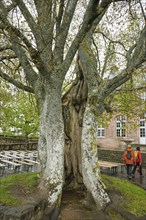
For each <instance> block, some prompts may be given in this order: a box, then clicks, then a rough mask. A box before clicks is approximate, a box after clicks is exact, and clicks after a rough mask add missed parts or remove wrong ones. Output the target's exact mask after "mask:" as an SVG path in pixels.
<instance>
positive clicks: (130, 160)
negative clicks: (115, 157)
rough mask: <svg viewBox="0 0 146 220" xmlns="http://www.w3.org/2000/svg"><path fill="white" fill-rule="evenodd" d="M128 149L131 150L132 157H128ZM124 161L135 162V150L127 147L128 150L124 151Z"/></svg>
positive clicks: (127, 162)
mask: <svg viewBox="0 0 146 220" xmlns="http://www.w3.org/2000/svg"><path fill="white" fill-rule="evenodd" d="M127 151H130V152H131V155H132V157H131V159H127ZM123 161H124V163H125V164H135V156H134V152H133V150H132V149H131V148H127V150H125V151H124V154H123Z"/></svg>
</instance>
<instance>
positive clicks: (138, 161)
mask: <svg viewBox="0 0 146 220" xmlns="http://www.w3.org/2000/svg"><path fill="white" fill-rule="evenodd" d="M135 160H136V163H135V165H134V168H133V170H132V177H133V178H134V177H135V175H134V174H135V171H136V168H138V169H137V171H138V172H139V173H140V177H143V174H142V154H141V151H140V147H137V148H136V151H135Z"/></svg>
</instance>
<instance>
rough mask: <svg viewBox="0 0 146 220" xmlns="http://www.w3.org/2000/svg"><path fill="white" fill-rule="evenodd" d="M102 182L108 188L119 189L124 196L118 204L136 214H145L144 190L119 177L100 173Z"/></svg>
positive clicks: (145, 191)
mask: <svg viewBox="0 0 146 220" xmlns="http://www.w3.org/2000/svg"><path fill="white" fill-rule="evenodd" d="M102 178H103V182H104V183H105V185H106V187H107V189H108V190H115V189H116V190H119V191H120V193H121V195H122V197H123V198H124V199H123V200H122V202H121V204H120V206H121V207H122V208H123V209H124V210H126V211H128V212H130V213H132V214H134V215H136V216H143V215H145V214H146V190H144V189H142V188H141V187H139V186H136V185H135V184H133V183H131V182H129V181H126V180H122V179H119V178H115V177H111V176H106V175H102Z"/></svg>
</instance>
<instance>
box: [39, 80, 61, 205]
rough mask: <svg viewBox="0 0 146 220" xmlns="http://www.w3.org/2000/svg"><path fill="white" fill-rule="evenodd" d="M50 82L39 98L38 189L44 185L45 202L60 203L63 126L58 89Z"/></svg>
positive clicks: (50, 203)
mask: <svg viewBox="0 0 146 220" xmlns="http://www.w3.org/2000/svg"><path fill="white" fill-rule="evenodd" d="M59 88H60V87H59V86H56V85H55V86H54V85H53V83H52V82H51V83H50V84H47V87H46V89H45V92H44V93H43V94H42V100H40V104H41V106H40V135H39V143H38V151H39V157H40V162H41V166H42V179H41V183H40V188H41V189H43V188H44V186H46V189H47V193H48V202H49V205H50V206H52V205H53V204H54V203H58V204H59V203H60V199H61V194H62V187H63V182H64V126H63V119H62V103H61V96H60V94H61V91H60V89H59Z"/></svg>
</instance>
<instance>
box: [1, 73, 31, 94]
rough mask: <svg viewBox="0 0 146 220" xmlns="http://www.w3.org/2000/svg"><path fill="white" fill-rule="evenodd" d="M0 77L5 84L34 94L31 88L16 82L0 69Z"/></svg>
mask: <svg viewBox="0 0 146 220" xmlns="http://www.w3.org/2000/svg"><path fill="white" fill-rule="evenodd" d="M0 77H2V78H3V79H4V80H6V81H7V82H9V83H11V84H13V85H14V86H16V87H17V88H19V89H22V90H23V91H26V92H30V93H34V91H33V89H32V88H31V87H29V86H26V85H24V84H22V83H21V82H18V81H17V80H15V79H13V78H12V77H10V76H8V75H7V74H5V73H3V72H2V70H1V69H0Z"/></svg>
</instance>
